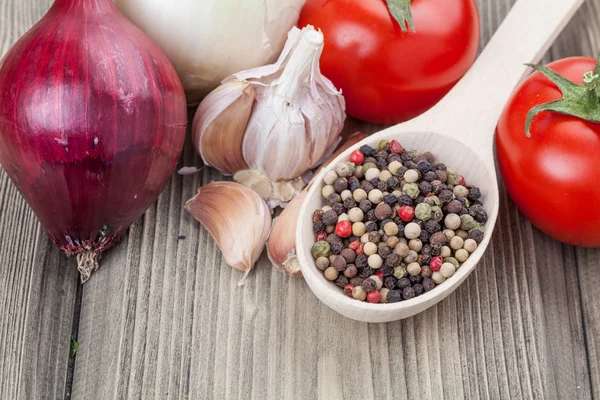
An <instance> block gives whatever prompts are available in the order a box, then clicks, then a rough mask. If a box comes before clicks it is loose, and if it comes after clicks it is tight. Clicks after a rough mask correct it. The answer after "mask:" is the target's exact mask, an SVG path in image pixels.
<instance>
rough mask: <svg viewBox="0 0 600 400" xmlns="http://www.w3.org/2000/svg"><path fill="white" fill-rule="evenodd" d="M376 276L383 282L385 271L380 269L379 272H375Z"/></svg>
mask: <svg viewBox="0 0 600 400" xmlns="http://www.w3.org/2000/svg"><path fill="white" fill-rule="evenodd" d="M375 275H377V276H378V277H379V279H381V281H382V282H383V271H382V270H380V269H378V270H377V271H375Z"/></svg>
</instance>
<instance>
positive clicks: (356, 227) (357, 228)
mask: <svg viewBox="0 0 600 400" xmlns="http://www.w3.org/2000/svg"><path fill="white" fill-rule="evenodd" d="M366 231H367V228H365V224H364V223H362V222H355V223H353V224H352V234H353V235H354V236H357V237H361V236H362V235H364V234H365V232H366Z"/></svg>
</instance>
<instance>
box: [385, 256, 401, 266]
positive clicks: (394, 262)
mask: <svg viewBox="0 0 600 400" xmlns="http://www.w3.org/2000/svg"><path fill="white" fill-rule="evenodd" d="M400 261H401V259H400V256H399V255H398V254H396V253H392V254H390V255H389V256H387V257H386V259H385V265H386V267H389V268H394V267H397V266H398V265H400Z"/></svg>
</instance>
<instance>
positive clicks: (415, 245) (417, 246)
mask: <svg viewBox="0 0 600 400" xmlns="http://www.w3.org/2000/svg"><path fill="white" fill-rule="evenodd" d="M408 248H409V249H411V250H414V251H416V252H417V253H418V252H419V251H421V249H422V248H423V242H421V240H420V239H411V241H410V242H408Z"/></svg>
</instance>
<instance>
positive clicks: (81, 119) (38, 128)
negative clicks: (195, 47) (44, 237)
mask: <svg viewBox="0 0 600 400" xmlns="http://www.w3.org/2000/svg"><path fill="white" fill-rule="evenodd" d="M186 124H187V109H186V100H185V95H184V91H183V88H182V86H181V82H180V81H179V78H178V77H177V74H176V73H175V70H174V69H173V67H172V66H171V64H170V63H169V61H168V60H167V58H166V57H165V56H164V54H163V53H162V52H161V50H160V49H159V48H158V46H156V45H155V44H154V43H153V42H152V41H151V40H150V39H149V38H148V37H147V36H146V35H145V34H144V33H142V31H141V30H139V29H138V28H137V27H135V26H134V25H133V24H132V23H131V22H129V21H128V20H127V19H126V18H125V17H124V16H123V15H122V14H120V12H119V11H118V9H117V7H116V6H114V5H113V4H112V1H111V0H56V1H55V3H54V5H53V6H52V8H51V9H50V11H48V13H47V14H46V15H45V16H44V17H43V19H42V20H41V21H40V22H38V23H37V24H36V25H35V26H34V27H33V28H32V29H31V30H30V31H29V32H28V33H26V34H25V36H23V37H22V38H21V39H20V40H19V41H18V42H17V43H16V44H15V45H14V46H13V48H12V49H11V50H9V52H8V53H7V55H6V56H5V58H4V59H3V60H2V62H1V63H0V163H1V164H2V166H3V167H4V169H5V170H6V172H7V173H8V175H9V176H10V178H11V179H12V180H13V182H14V183H15V185H16V186H17V187H18V189H19V191H20V192H21V194H22V195H23V196H24V197H25V198H26V199H27V201H28V202H29V204H30V205H31V208H32V209H33V211H34V212H35V213H36V215H37V217H38V218H39V219H40V221H41V222H42V224H43V226H44V227H45V228H46V230H47V231H48V234H49V235H50V238H51V239H52V240H53V241H54V243H56V245H58V246H60V248H61V249H62V250H63V251H64V252H65V253H66V254H67V255H77V256H78V262H79V267H80V271H81V273H82V280H86V279H87V278H89V274H90V273H91V272H92V271H93V270H94V269H95V268H97V259H98V257H99V256H100V255H101V254H102V253H103V252H104V251H106V250H107V249H108V248H110V247H111V246H113V245H114V244H115V243H116V242H117V241H118V240H119V239H120V237H121V236H122V235H123V233H124V232H125V230H126V229H127V227H129V225H131V224H132V223H133V222H134V221H135V220H136V219H137V218H139V217H140V215H142V214H143V212H144V211H145V210H146V208H148V207H149V206H150V204H151V203H152V202H153V201H154V200H155V199H156V198H157V197H158V195H159V194H160V192H161V191H162V190H163V188H164V187H165V185H166V184H167V182H168V180H169V178H170V176H171V175H172V173H173V170H174V168H175V166H176V164H177V160H178V158H179V155H180V153H181V150H182V147H183V142H184V137H185V126H186Z"/></svg>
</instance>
